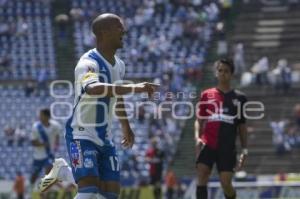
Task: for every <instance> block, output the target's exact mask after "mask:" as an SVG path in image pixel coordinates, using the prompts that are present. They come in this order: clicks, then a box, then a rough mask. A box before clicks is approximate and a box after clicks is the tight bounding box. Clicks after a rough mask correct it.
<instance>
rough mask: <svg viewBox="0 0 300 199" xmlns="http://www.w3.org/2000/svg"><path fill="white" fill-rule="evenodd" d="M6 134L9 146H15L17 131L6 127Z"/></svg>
mask: <svg viewBox="0 0 300 199" xmlns="http://www.w3.org/2000/svg"><path fill="white" fill-rule="evenodd" d="M4 134H5V136H6V140H7V146H13V144H14V140H15V129H14V128H12V127H10V126H6V127H5V128H4Z"/></svg>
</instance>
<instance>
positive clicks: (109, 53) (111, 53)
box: [97, 45, 116, 66]
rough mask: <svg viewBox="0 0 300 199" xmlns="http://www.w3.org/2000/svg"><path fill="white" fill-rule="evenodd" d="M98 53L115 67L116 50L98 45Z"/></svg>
mask: <svg viewBox="0 0 300 199" xmlns="http://www.w3.org/2000/svg"><path fill="white" fill-rule="evenodd" d="M97 51H98V52H99V53H100V54H101V55H102V56H103V57H104V58H105V59H106V60H107V61H108V62H109V63H110V64H111V65H112V66H113V65H115V54H116V50H115V49H112V48H109V47H106V46H103V45H98V46H97Z"/></svg>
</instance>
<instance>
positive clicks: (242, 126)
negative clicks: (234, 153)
mask: <svg viewBox="0 0 300 199" xmlns="http://www.w3.org/2000/svg"><path fill="white" fill-rule="evenodd" d="M241 102H242V108H243V105H244V103H246V102H247V99H246V97H245V96H243V97H242V99H241ZM241 112H242V113H244V111H243V110H242V111H241ZM238 122H239V124H238V133H239V137H240V142H241V147H242V152H241V155H240V157H239V161H238V164H237V167H236V170H237V171H239V170H241V169H242V168H243V166H244V164H245V161H246V157H247V155H248V148H247V147H248V141H247V135H248V132H247V125H246V118H245V116H244V115H241V118H240V119H239V121H238Z"/></svg>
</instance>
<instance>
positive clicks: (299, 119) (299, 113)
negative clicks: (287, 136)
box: [294, 104, 300, 131]
mask: <svg viewBox="0 0 300 199" xmlns="http://www.w3.org/2000/svg"><path fill="white" fill-rule="evenodd" d="M294 115H295V116H294V117H295V123H296V128H297V130H298V131H299V130H300V104H296V105H295V107H294Z"/></svg>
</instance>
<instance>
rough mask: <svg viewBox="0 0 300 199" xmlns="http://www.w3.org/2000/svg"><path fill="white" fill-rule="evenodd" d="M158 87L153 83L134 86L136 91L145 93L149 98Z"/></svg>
mask: <svg viewBox="0 0 300 199" xmlns="http://www.w3.org/2000/svg"><path fill="white" fill-rule="evenodd" d="M159 86H160V85H159V84H154V83H150V82H142V83H138V84H136V88H137V89H138V91H140V92H147V93H148V96H149V98H151V97H152V95H153V93H154V92H155V91H156V89H157V88H158V87H159Z"/></svg>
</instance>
